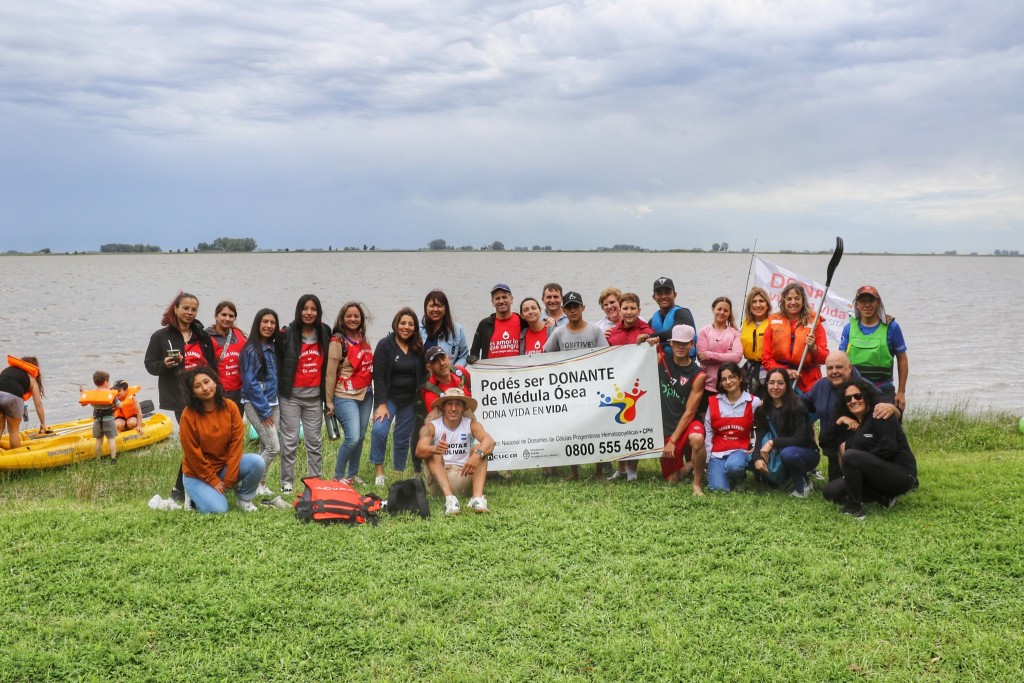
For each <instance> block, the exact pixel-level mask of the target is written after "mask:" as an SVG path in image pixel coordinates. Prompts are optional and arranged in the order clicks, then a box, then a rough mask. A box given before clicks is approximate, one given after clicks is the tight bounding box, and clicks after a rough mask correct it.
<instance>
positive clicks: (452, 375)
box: [420, 346, 472, 413]
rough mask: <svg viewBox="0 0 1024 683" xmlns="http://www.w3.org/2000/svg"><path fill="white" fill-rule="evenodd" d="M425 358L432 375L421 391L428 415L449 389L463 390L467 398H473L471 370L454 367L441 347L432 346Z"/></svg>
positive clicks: (458, 366) (459, 366)
mask: <svg viewBox="0 0 1024 683" xmlns="http://www.w3.org/2000/svg"><path fill="white" fill-rule="evenodd" d="M423 356H424V358H426V360H427V371H428V372H429V373H430V376H429V377H427V381H426V383H424V385H423V388H422V389H421V390H420V394H421V395H422V396H423V407H424V408H425V409H426V412H427V413H429V412H430V411H431V409H432V408H433V407H434V401H436V400H437V398H438V397H439V396H440V395H441V394H443V393H444V392H446V391H448V390H449V389H462V391H463V393H464V394H465V395H466V396H472V393H471V391H470V375H469V370H467V369H466V368H464V367H462V366H461V365H455V366H452V364H451V359H450V358H449V357H448V354H447V353H445V352H444V349H442V348H441V347H440V346H431V347H430V348H429V349H427V351H426V353H424V354H423Z"/></svg>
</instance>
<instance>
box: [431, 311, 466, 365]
mask: <svg viewBox="0 0 1024 683" xmlns="http://www.w3.org/2000/svg"><path fill="white" fill-rule="evenodd" d="M420 339H422V340H423V346H424V350H426V348H427V347H428V346H429V345H428V344H427V326H426V325H424V324H423V320H420ZM435 341H436V343H437V345H438V346H440V347H441V348H442V349H444V352H445V353H446V354H448V358H450V359H451V361H452V366H456V365H463V366H464V365H467V362H468V361H469V345H468V344H467V343H466V332H465V330H463V329H462V325H460V324H459V323H455V336H454V337H453V338H451V339H437V340H435Z"/></svg>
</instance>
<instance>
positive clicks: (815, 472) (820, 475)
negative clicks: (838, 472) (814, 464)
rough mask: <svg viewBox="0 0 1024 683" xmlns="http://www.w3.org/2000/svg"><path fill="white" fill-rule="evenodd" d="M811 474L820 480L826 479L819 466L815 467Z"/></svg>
mask: <svg viewBox="0 0 1024 683" xmlns="http://www.w3.org/2000/svg"><path fill="white" fill-rule="evenodd" d="M811 476H812V477H814V478H815V479H817V480H818V481H825V475H824V474H822V473H821V470H819V469H817V468H815V469H814V471H813V472H811Z"/></svg>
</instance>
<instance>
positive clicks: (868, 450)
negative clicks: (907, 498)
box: [822, 379, 917, 519]
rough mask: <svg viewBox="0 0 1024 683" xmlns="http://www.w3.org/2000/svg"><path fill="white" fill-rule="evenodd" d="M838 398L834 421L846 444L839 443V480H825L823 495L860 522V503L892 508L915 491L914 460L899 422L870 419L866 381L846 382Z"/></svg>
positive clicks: (870, 394) (871, 407)
mask: <svg viewBox="0 0 1024 683" xmlns="http://www.w3.org/2000/svg"><path fill="white" fill-rule="evenodd" d="M841 395H842V397H843V405H842V406H840V408H839V419H838V420H837V423H838V424H841V425H844V426H845V427H846V428H847V430H848V434H847V437H846V441H845V443H843V444H840V445H839V463H840V466H841V467H842V470H843V476H842V477H840V478H839V479H836V480H835V481H831V482H829V484H828V485H827V486H826V487H825V490H824V491H823V492H822V495H823V496H824V497H825V499H826V500H830V501H832V502H833V503H837V504H839V505H842V506H843V508H842V511H843V512H845V513H846V514H848V515H852V516H853V517H855V518H857V519H864V503H879V504H880V505H884V506H885V507H892V506H893V505H894V504H895V503H896V499H897V498H899V497H900V496H901V495H903V494H904V493H906V492H907V491H910V490H912V489H915V488H917V459H916V458H914V453H913V451H911V450H910V444H909V443H907V435H906V434H904V433H903V427H902V426H901V425H900V423H899V421H898V420H896V419H894V418H888V419H884V420H880V419H877V418H875V417H874V416H873V415H872V410H874V407H875V405H874V403H875V401H874V398H873V396H874V392H872V391H871V384H870V383H869V382H868V381H867V380H864V379H855V380H852V381H850V382H847V383H846V384H844V385H843V388H842V391H841Z"/></svg>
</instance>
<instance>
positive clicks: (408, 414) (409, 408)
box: [370, 401, 416, 472]
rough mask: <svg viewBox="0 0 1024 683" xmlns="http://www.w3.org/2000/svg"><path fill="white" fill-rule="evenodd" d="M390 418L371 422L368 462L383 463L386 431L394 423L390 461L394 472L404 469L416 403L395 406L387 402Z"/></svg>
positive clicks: (388, 430)
mask: <svg viewBox="0 0 1024 683" xmlns="http://www.w3.org/2000/svg"><path fill="white" fill-rule="evenodd" d="M387 407H388V413H390V414H391V418H390V419H386V420H381V421H380V422H374V423H373V430H372V431H371V433H370V462H371V463H372V464H374V465H383V464H384V449H385V448H386V447H387V445H388V433H389V432H390V431H391V423H392V422H394V423H395V438H394V439H393V440H392V442H391V462H392V467H393V468H394V469H395V471H396V472H401V471H403V470H405V461H406V460H407V459H408V457H409V441H410V439H411V438H412V428H413V425H414V424H415V422H416V411H415V407H416V405H415V404H414V403H410V404H408V405H405V406H402V407H401V408H399V407H397V406H396V405H395V404H394V402H392V401H388V402H387Z"/></svg>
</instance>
